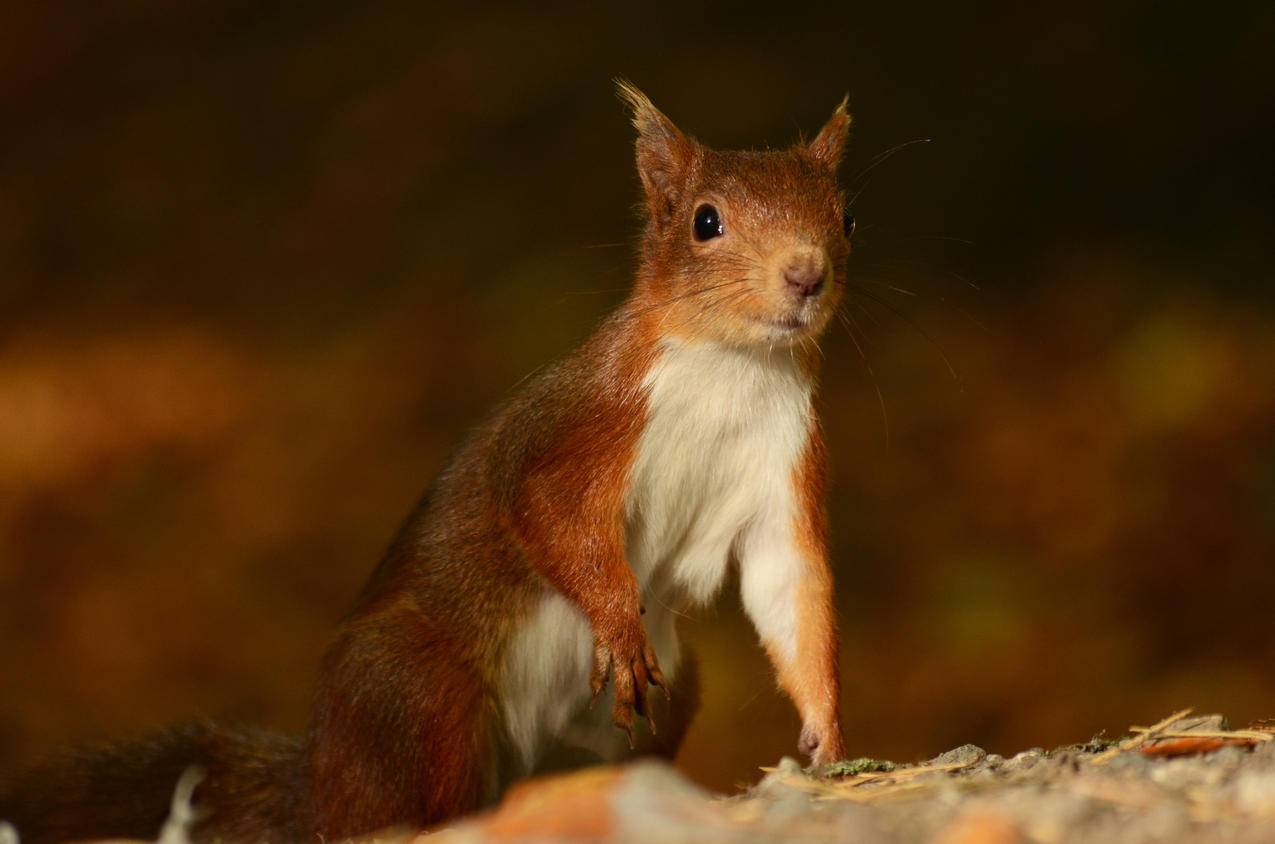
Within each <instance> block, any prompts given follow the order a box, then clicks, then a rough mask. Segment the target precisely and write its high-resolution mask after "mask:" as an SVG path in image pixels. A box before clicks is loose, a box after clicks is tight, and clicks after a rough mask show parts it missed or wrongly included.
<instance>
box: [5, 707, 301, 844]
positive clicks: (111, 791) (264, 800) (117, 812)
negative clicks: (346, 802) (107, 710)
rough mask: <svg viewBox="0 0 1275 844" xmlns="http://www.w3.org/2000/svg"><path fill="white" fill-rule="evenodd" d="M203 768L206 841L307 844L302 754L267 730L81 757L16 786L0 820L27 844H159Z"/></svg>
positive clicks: (199, 813) (189, 730)
mask: <svg viewBox="0 0 1275 844" xmlns="http://www.w3.org/2000/svg"><path fill="white" fill-rule="evenodd" d="M192 767H197V768H199V769H200V773H201V774H202V779H201V781H200V783H199V785H198V786H197V787H196V789H195V794H194V808H195V814H196V817H197V819H198V820H197V821H196V823H195V824H194V827H193V829H192V830H191V832H192V838H193V839H194V840H196V841H200V840H212V839H215V838H219V839H221V840H222V841H227V842H233V841H254V842H255V841H272V842H278V841H293V840H297V839H298V838H300V837H301V825H302V821H301V817H300V806H301V801H300V794H301V778H302V769H301V744H300V742H299V741H298V740H296V739H292V738H288V737H284V736H280V735H276V734H274V733H268V732H264V731H260V730H249V729H242V728H226V727H220V726H217V725H214V724H209V723H198V724H185V725H182V726H178V727H173V728H170V729H168V730H165V731H163V732H161V733H157V734H154V735H152V736H149V737H146V738H144V739H140V740H138V741H135V742H128V743H123V744H116V745H109V746H105V747H98V748H92V749H84V750H77V751H74V752H72V753H69V754H67V755H66V756H64V757H62V758H60V759H58V760H57V761H56V762H54V763H52V764H49V765H46V766H44V767H41V768H38V769H35V770H33V771H30V772H27V773H26V774H23V775H20V776H18V777H17V778H15V779H14V780H13V782H12V783H11V785H10V787H9V788H8V789H7V790H5V791H4V792H3V793H2V794H0V820H6V821H9V822H10V823H12V824H13V825H14V827H16V828H17V831H18V834H19V835H20V836H21V840H22V842H23V844H54V843H55V842H62V841H77V840H78V841H83V840H89V839H105V838H134V839H142V840H154V839H155V838H156V837H157V836H158V835H159V833H160V829H161V827H163V825H164V821H165V819H166V818H167V817H168V815H169V810H170V808H171V806H172V802H173V790H174V789H175V788H176V786H177V782H178V780H179V779H181V776H182V774H183V773H184V772H186V771H187V770H189V769H191V768H192Z"/></svg>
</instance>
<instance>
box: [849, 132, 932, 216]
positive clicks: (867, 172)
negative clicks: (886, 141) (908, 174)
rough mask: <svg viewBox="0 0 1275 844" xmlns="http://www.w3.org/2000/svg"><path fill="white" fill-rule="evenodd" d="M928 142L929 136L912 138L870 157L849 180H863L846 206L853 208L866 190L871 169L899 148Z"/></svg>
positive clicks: (884, 161) (892, 155)
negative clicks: (866, 164)
mask: <svg viewBox="0 0 1275 844" xmlns="http://www.w3.org/2000/svg"><path fill="white" fill-rule="evenodd" d="M929 142H930V139H929V138H913V139H912V140H910V141H904V142H903V143H901V144H896V145H894V146H892V147H890V148H889V149H888V150H886V151H885V152H883V153H880V154H878V155H877V157H876V158H874V159H872V161H870V162H869V163H868V166H867V167H865V168H863V169H862V170H860V171H859V174H858V175H857V176H855V177H854V178H853V179H851V180H850V183H851V184H852V185H853V184H855V183H856V182H858V181H859V180H860V179H863V180H864V182H863V184H862V185H861V186H860V187H859V189H858V190H857V191H855V192H854V196H852V197H850V201H849V202H847V203H846V208H853V207H854V203H855V201H856V200H857V199H858V198H859V196H860V195H861V194H862V193H863V192H864V191H865V190H867V188H868V185H869V184H870V183H871V182H872V171H874V170H876V169H877V168H878V167H880V166H881V165H882V164H884V163H886V162H887V161H889V160H890V159H891V158H893V157H894V154H895V153H896V152H900V151H901V150H905V149H907V148H908V147H910V146H914V145H916V144H928V143H929Z"/></svg>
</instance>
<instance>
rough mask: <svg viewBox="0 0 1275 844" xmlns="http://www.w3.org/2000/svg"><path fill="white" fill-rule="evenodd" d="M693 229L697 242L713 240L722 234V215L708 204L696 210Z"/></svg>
mask: <svg viewBox="0 0 1275 844" xmlns="http://www.w3.org/2000/svg"><path fill="white" fill-rule="evenodd" d="M693 227H694V229H695V239H696V240H701V241H703V240H712V239H713V238H715V237H719V236H721V234H722V215H721V214H719V213H718V212H717V209H716V208H714V207H713V206H712V205H709V204H708V203H707V202H706V203H704V204H703V205H701V206H700V207H698V208H696V209H695V221H694V223H693Z"/></svg>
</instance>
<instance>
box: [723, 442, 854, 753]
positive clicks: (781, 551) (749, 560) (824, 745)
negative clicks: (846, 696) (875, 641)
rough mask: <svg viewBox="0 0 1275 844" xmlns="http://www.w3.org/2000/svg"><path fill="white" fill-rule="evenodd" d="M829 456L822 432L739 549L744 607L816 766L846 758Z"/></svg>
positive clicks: (800, 744) (803, 749)
mask: <svg viewBox="0 0 1275 844" xmlns="http://www.w3.org/2000/svg"><path fill="white" fill-rule="evenodd" d="M825 467H826V458H825V456H824V451H823V441H822V438H821V437H820V434H819V431H818V430H817V428H816V429H815V430H813V431H812V433H811V435H810V441H809V443H808V444H807V449H806V453H805V454H804V455H803V458H802V460H801V462H800V464H799V466H798V468H797V470H796V471H795V472H794V478H793V484H792V486H791V488H790V490H787V491H786V492H788V494H787V495H780V496H778V497H777V501H776V505H775V507H774V509H773V510H772V511H771V512H770V513H768V514H766V515H764V516H763V517H761V518H759V519H758V520H757V521H756V522H755V523H754V524H753V525H752V527H751V528H750V529H749V531H748V532H747V533H746V534H745V536H744V537H742V541H741V543H740V546H739V549H738V557H739V564H740V590H741V592H742V597H743V603H744V608H745V610H746V611H747V613H748V615H749V617H750V618H751V619H752V621H753V624H754V626H755V627H756V628H757V633H758V635H759V636H760V637H761V640H762V644H763V646H764V647H765V649H766V653H767V655H769V657H770V660H771V662H772V663H773V664H774V666H775V669H776V672H777V673H778V675H779V683H780V685H781V686H782V687H783V689H784V691H785V692H787V693H788V696H789V697H791V698H792V701H793V703H794V704H796V706H797V710H798V711H799V712H800V714H801V718H802V729H801V738H800V740H799V742H798V749H799V750H800V751H801V752H802V753H804V754H806V755H808V756H809V757H810V759H811V761H812V762H813V763H814V764H815V765H823V764H827V763H829V762H835V761H837V760H838V759H841V758H843V757H844V756H845V744H844V740H843V739H842V736H841V723H840V689H841V683H840V675H839V664H838V662H839V660H838V651H839V644H838V638H837V617H836V608H835V603H834V596H833V584H832V572H831V570H830V568H829V566H828V557H827V533H828V531H827V517H826V514H825V512H824V507H823V495H824V489H825V487H826V480H825V479H826V468H825Z"/></svg>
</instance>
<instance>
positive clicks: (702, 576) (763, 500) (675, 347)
mask: <svg viewBox="0 0 1275 844" xmlns="http://www.w3.org/2000/svg"><path fill="white" fill-rule="evenodd" d="M646 387H647V390H648V394H649V397H650V399H649V409H648V421H647V425H646V428H645V430H644V431H643V433H642V436H641V439H640V440H639V442H638V449H637V457H636V460H635V463H634V466H633V470H632V477H631V480H630V492H629V496H628V501H627V509H628V513H627V517H628V521H627V524H628V557H629V564H630V565H631V566H632V567H633V570H634V572H635V573H636V574H637V576H638V581H639V583H641V584H642V585H643V587H644V588H645V589H646V590H650V591H653V592H656V593H678V592H680V593H681V595H682V596H684V597H685V598H687V599H689V600H690V601H692V602H703V601H707V600H709V599H710V598H711V597H712V596H713V595H714V594H715V593H716V592H717V590H718V589H719V587H720V585H721V582H722V579H723V577H724V576H725V573H726V565H727V562H728V560H729V558H730V554H731V551H732V547H733V546H734V544H735V543H736V541H737V540H738V539H739V537H740V536H741V532H742V531H743V530H744V529H745V528H746V527H748V526H750V524H753V523H756V522H758V521H759V520H769V519H771V517H772V516H774V517H780V518H782V519H783V520H784V521H787V520H788V515H789V514H790V513H791V511H792V504H793V501H792V499H793V495H792V490H793V478H794V470H795V468H796V465H797V461H798V460H800V459H801V455H802V451H803V449H804V448H805V445H806V442H807V439H808V437H809V431H810V422H811V419H810V415H811V384H810V380H809V379H808V378H807V377H806V376H805V374H804V373H803V372H802V371H801V369H800V368H799V367H798V365H797V364H796V362H795V361H794V360H793V358H792V357H791V355H790V354H789V353H788V351H787V350H781V351H748V350H740V349H732V348H727V347H722V346H718V345H715V344H707V343H697V344H687V343H681V342H677V341H667V342H666V344H665V347H664V348H663V350H662V353H661V355H660V357H659V359H658V360H657V362H656V364H655V365H654V366H653V367H652V369H651V371H650V373H649V374H648V375H647V378H646Z"/></svg>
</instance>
